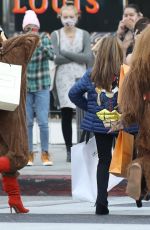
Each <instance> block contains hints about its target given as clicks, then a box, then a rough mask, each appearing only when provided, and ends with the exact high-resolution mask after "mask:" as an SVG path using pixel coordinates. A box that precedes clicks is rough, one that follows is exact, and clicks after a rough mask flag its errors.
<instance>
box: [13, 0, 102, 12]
mask: <svg viewBox="0 0 150 230" xmlns="http://www.w3.org/2000/svg"><path fill="white" fill-rule="evenodd" d="M81 1H82V0H74V5H75V7H76V8H77V9H78V11H79V12H80V11H81V9H80V6H81ZM59 2H60V1H59V0H52V1H51V7H52V9H53V11H54V12H56V13H59V12H60V7H59ZM65 3H66V0H62V5H65ZM28 4H29V6H30V8H31V10H34V11H35V12H36V13H37V14H43V13H45V12H46V11H47V9H48V4H50V3H49V0H42V1H41V6H40V7H36V0H28ZM99 9H100V4H99V3H98V1H97V0H86V4H85V10H86V12H87V13H89V14H96V13H98V11H99ZM26 10H27V7H26V6H21V0H14V8H13V13H15V14H24V13H25V11H26Z"/></svg>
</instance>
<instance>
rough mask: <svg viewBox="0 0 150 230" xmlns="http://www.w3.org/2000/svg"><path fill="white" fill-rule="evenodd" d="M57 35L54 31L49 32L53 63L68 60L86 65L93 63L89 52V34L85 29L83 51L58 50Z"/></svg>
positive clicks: (63, 62)
mask: <svg viewBox="0 0 150 230" xmlns="http://www.w3.org/2000/svg"><path fill="white" fill-rule="evenodd" d="M57 31H58V36H60V30H57ZM58 36H57V34H56V32H55V31H53V32H52V34H51V42H52V45H53V48H54V53H55V55H56V57H55V60H54V61H55V63H56V64H57V65H62V64H67V63H70V62H76V63H79V64H86V65H87V67H90V66H92V64H93V55H92V52H91V42H90V35H89V33H88V32H87V31H85V30H83V52H82V53H73V52H69V51H64V50H60V46H59V41H58Z"/></svg>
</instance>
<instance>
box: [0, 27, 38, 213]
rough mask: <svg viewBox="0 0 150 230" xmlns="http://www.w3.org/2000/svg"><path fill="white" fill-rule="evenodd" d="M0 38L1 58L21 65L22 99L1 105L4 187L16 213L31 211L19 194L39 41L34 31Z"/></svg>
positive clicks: (0, 169) (0, 164)
mask: <svg viewBox="0 0 150 230" xmlns="http://www.w3.org/2000/svg"><path fill="white" fill-rule="evenodd" d="M0 42H1V48H0V53H1V55H0V61H1V62H3V63H8V64H9V65H11V64H13V65H21V66H22V75H21V85H20V101H19V105H18V107H17V108H16V109H15V110H14V111H7V110H2V109H0V173H1V174H2V176H1V182H2V188H3V190H4V191H5V192H6V193H7V194H8V204H9V207H10V210H11V211H12V209H14V211H15V212H16V213H28V212H29V209H27V208H25V207H24V206H23V203H22V199H21V195H20V186H19V183H18V175H19V172H18V170H20V169H22V168H23V167H25V166H26V164H27V162H28V138H27V127H26V110H25V101H26V67H27V63H28V62H29V60H30V58H31V56H32V53H33V52H34V50H35V48H36V46H37V44H38V42H39V37H38V36H37V35H35V34H26V35H18V36H16V37H13V38H9V39H6V37H5V33H4V32H3V31H2V30H1V31H0ZM10 76H11V74H10ZM1 80H2V79H1ZM1 86H2V85H1ZM8 94H9V90H8Z"/></svg>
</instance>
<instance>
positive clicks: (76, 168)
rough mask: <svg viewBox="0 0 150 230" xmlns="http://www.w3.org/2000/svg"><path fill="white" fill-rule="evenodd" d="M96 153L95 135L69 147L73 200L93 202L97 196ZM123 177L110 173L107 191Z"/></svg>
mask: <svg viewBox="0 0 150 230" xmlns="http://www.w3.org/2000/svg"><path fill="white" fill-rule="evenodd" d="M97 164H98V154H97V147H96V141H95V137H92V138H91V139H89V141H88V142H87V143H86V142H82V143H79V144H76V145H74V146H73V147H72V148H71V175H72V180H71V181H72V197H73V199H75V200H84V201H90V202H95V201H96V197H97V181H96V172H97ZM122 179H123V178H120V177H116V176H114V175H112V174H110V177H109V185H108V191H109V190H110V189H112V188H113V187H114V186H116V185H117V184H119V183H120V181H121V180H122Z"/></svg>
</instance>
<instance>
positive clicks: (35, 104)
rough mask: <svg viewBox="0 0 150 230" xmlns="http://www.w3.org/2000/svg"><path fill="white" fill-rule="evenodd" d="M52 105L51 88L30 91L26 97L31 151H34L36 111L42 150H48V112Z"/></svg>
mask: <svg viewBox="0 0 150 230" xmlns="http://www.w3.org/2000/svg"><path fill="white" fill-rule="evenodd" d="M49 105H50V92H49V89H44V90H40V91H37V92H32V93H30V92H28V93H27V99H26V114H27V127H28V144H29V151H33V121H34V113H35V114H36V118H37V122H38V126H39V129H40V141H41V150H42V151H48V141H49V130H48V114H49Z"/></svg>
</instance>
